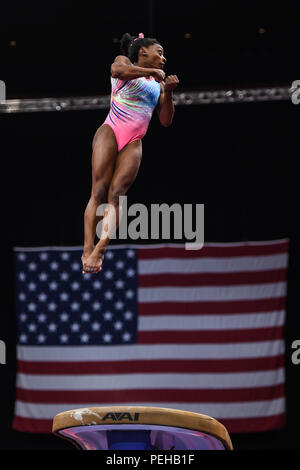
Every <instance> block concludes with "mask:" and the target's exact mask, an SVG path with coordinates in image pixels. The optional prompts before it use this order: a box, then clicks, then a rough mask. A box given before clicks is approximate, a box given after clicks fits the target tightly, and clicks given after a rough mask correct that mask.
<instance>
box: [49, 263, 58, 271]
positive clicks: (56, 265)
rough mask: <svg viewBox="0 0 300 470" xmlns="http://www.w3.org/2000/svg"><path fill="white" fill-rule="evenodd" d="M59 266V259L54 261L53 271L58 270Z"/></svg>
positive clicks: (51, 264) (52, 264) (51, 265)
mask: <svg viewBox="0 0 300 470" xmlns="http://www.w3.org/2000/svg"><path fill="white" fill-rule="evenodd" d="M58 266H59V264H58V263H57V261H52V263H50V268H51V269H52V271H56V270H57V269H58Z"/></svg>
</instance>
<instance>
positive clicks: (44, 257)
mask: <svg viewBox="0 0 300 470" xmlns="http://www.w3.org/2000/svg"><path fill="white" fill-rule="evenodd" d="M47 259H48V253H41V254H40V260H41V261H47Z"/></svg>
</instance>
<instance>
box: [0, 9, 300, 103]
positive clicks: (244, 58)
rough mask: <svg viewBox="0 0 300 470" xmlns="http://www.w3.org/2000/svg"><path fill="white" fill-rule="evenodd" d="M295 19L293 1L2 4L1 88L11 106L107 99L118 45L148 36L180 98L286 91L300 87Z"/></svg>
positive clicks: (296, 11) (299, 35)
mask: <svg viewBox="0 0 300 470" xmlns="http://www.w3.org/2000/svg"><path fill="white" fill-rule="evenodd" d="M200 5H201V6H200ZM220 5H221V6H220ZM297 5H299V6H297ZM299 18H300V3H299V2H293V1H285V2H283V1H281V2H277V3H276V4H275V3H274V2H272V3H271V2H270V3H269V5H267V4H266V3H264V2H263V1H261V2H250V1H244V2H239V4H238V5H237V4H233V2H231V3H230V2H222V3H221V2H216V1H202V2H197V1H196V2H194V1H190V0H184V1H182V2H164V1H158V0H146V1H139V2H137V1H130V2H129V1H128V2H126V1H123V2H118V1H114V2H108V1H106V2H101V1H99V2H97V3H96V2H89V1H85V2H81V3H80V4H77V3H76V4H75V3H74V2H71V1H63V0H62V1H61V2H59V3H58V2H55V1H40V2H37V1H35V2H34V1H26V2H22V3H21V2H20V4H19V5H18V3H13V4H8V3H6V4H2V5H1V18H0V52H1V69H0V70H1V71H0V79H1V80H4V81H5V83H6V89H7V98H16V97H20V98H21V97H39V96H56V95H58V96H71V95H76V96H78V95H94V94H96V95H98V94H100V95H101V94H108V93H109V92H110V83H109V77H110V64H111V62H112V61H113V58H114V56H115V55H117V54H118V53H119V42H118V41H119V39H120V37H121V36H122V34H123V33H124V32H129V33H131V34H138V33H139V32H141V31H142V32H144V34H145V35H146V36H152V37H156V38H157V39H159V40H160V41H161V42H162V44H163V46H164V49H165V55H166V57H167V66H166V72H167V74H176V75H178V77H179V79H180V88H179V89H181V90H192V89H214V88H231V87H252V86H253V87H255V86H261V85H262V86H265V85H287V84H291V82H292V81H293V80H296V79H299V74H298V76H297V73H298V72H297V71H298V70H299V65H298V59H297V58H298V55H299V52H298V48H299V43H300V28H299Z"/></svg>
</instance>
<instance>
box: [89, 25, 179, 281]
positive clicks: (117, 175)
mask: <svg viewBox="0 0 300 470" xmlns="http://www.w3.org/2000/svg"><path fill="white" fill-rule="evenodd" d="M120 46H121V47H120V48H121V54H122V55H118V56H117V57H116V58H115V60H114V62H113V64H112V65H111V86H112V91H111V104H110V111H109V113H108V115H107V117H106V120H105V121H104V123H103V124H102V125H101V126H100V127H99V128H98V129H97V131H96V132H95V135H94V138H93V141H92V190H91V196H90V199H89V202H88V204H87V206H86V209H85V213H84V247H83V253H82V257H81V260H82V272H83V274H86V273H97V272H99V271H100V270H101V269H102V267H101V266H102V263H103V259H104V254H105V250H106V248H107V245H108V243H109V240H110V238H111V236H112V234H113V233H114V231H115V230H116V229H117V227H118V225H119V222H120V217H121V216H120V215H119V213H121V209H122V208H121V207H119V197H120V196H124V195H125V194H126V193H127V191H128V189H129V188H130V186H131V185H132V183H133V182H134V180H135V178H136V176H137V173H138V169H139V166H140V163H141V158H142V138H143V137H144V135H145V134H146V132H147V129H148V125H149V122H150V120H151V117H152V114H153V111H154V109H156V110H157V113H158V116H159V121H160V123H161V124H162V125H163V126H165V127H168V126H170V125H171V123H172V120H173V117H174V103H173V97H172V92H173V90H174V89H175V88H176V87H177V85H178V83H179V81H178V78H177V76H176V75H169V76H167V77H166V76H165V72H164V70H163V68H164V65H165V63H166V58H165V57H164V50H163V47H162V45H161V44H160V43H159V41H157V40H156V39H154V38H146V37H144V35H143V33H140V34H139V36H138V37H132V36H131V35H130V34H128V33H125V34H124V35H123V36H122V38H121V42H120ZM105 203H108V204H107V206H106V207H107V209H106V210H105V211H104V214H103V216H102V217H103V218H102V227H101V235H100V237H99V241H98V242H97V243H96V245H94V242H95V236H96V227H97V224H98V222H99V221H100V219H101V216H99V215H97V214H96V211H97V207H99V206H100V205H101V204H105ZM97 234H98V231H97Z"/></svg>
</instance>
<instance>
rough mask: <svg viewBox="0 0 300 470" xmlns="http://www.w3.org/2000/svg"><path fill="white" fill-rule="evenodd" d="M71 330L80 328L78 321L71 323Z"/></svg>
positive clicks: (75, 330)
mask: <svg viewBox="0 0 300 470" xmlns="http://www.w3.org/2000/svg"><path fill="white" fill-rule="evenodd" d="M71 330H72V331H74V332H75V333H76V332H77V331H79V330H80V325H79V323H73V324H72V325H71Z"/></svg>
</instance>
